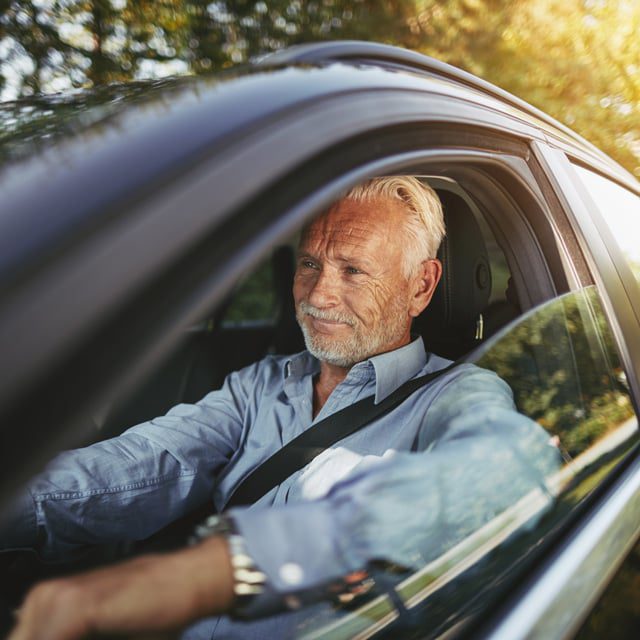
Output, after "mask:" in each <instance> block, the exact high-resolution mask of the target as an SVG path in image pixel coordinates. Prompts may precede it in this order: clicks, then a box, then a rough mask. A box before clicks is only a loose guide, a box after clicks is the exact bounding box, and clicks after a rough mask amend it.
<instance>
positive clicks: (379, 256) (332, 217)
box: [293, 198, 417, 367]
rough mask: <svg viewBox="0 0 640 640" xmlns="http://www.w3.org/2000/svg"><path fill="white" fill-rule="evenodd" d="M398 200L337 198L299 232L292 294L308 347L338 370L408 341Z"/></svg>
mask: <svg viewBox="0 0 640 640" xmlns="http://www.w3.org/2000/svg"><path fill="white" fill-rule="evenodd" d="M406 216H407V213H406V211H405V209H404V206H403V204H402V203H401V202H399V201H396V200H392V199H389V198H375V199H369V200H366V201H364V202H356V201H354V200H341V201H340V202H338V203H337V204H336V205H334V206H333V207H332V208H331V209H330V210H329V211H328V212H327V213H325V214H323V215H322V216H320V217H319V218H317V219H316V220H314V222H313V223H312V224H311V225H310V226H309V227H308V228H307V229H306V231H305V232H304V234H303V236H302V239H301V241H300V247H299V250H298V259H297V266H296V274H295V279H294V285H293V295H294V299H295V304H296V315H297V319H298V323H299V324H300V327H301V328H302V331H303V333H304V337H305V342H306V345H307V349H309V351H310V352H311V353H312V354H313V355H315V356H316V357H317V358H318V359H320V360H322V361H325V362H328V363H330V364H334V365H337V366H341V367H350V366H352V365H353V364H355V363H356V362H361V361H362V360H365V359H366V358H368V357H370V356H373V355H375V354H378V353H383V352H385V351H391V350H392V349H396V348H398V347H400V346H402V345H404V344H406V343H407V342H409V335H410V334H409V332H410V327H411V318H412V315H417V314H415V313H413V314H412V310H413V309H412V305H411V297H412V293H413V291H412V286H411V285H412V279H407V278H406V277H405V275H404V273H403V269H402V251H403V245H404V244H405V237H406V236H405V232H404V230H403V224H404V221H405V220H406Z"/></svg>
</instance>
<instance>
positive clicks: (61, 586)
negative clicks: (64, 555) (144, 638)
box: [10, 537, 234, 640]
mask: <svg viewBox="0 0 640 640" xmlns="http://www.w3.org/2000/svg"><path fill="white" fill-rule="evenodd" d="M231 576H232V574H231V565H230V562H229V553H228V550H227V545H226V542H225V540H224V539H223V538H221V537H215V538H210V539H208V540H205V541H204V542H202V543H200V544H199V545H197V546H195V547H191V548H188V549H184V550H182V551H179V552H176V553H171V554H164V555H149V556H143V557H140V558H136V559H135V560H131V561H129V562H126V563H123V564H120V565H117V566H114V567H109V568H107V569H100V570H97V571H91V572H89V573H86V574H83V575H81V576H77V577H74V578H65V579H60V580H53V581H49V582H44V583H41V584H40V585H38V586H37V587H35V589H33V591H31V593H30V594H29V597H28V598H27V600H26V602H25V603H24V605H23V607H22V608H21V610H20V611H19V612H18V624H17V626H16V628H15V629H14V631H13V633H12V634H11V636H10V640H72V639H76V638H85V637H94V636H95V635H103V634H104V635H108V634H138V633H153V632H167V631H172V630H177V629H180V628H181V627H184V626H185V625H186V624H187V623H188V622H190V621H191V620H196V619H198V618H202V617H205V616H207V615H213V614H217V613H222V612H224V611H226V610H227V609H229V607H230V606H231V605H232V603H233V597H234V596H233V584H232V577H231Z"/></svg>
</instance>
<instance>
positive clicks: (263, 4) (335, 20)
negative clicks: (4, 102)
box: [0, 0, 640, 175]
mask: <svg viewBox="0 0 640 640" xmlns="http://www.w3.org/2000/svg"><path fill="white" fill-rule="evenodd" d="M0 10H2V15H0V51H1V52H2V56H3V62H4V64H2V65H1V66H0V89H1V88H2V87H4V92H3V94H4V95H5V97H11V96H17V95H32V94H34V93H38V92H42V91H44V92H49V93H50V92H52V91H59V90H64V89H69V88H75V87H90V86H97V85H101V84H105V83H111V82H116V81H125V80H126V81H129V80H132V79H141V78H148V77H161V76H166V75H169V74H190V73H201V72H206V71H213V70H219V69H221V68H224V67H228V66H230V65H232V64H235V63H239V62H243V61H246V60H247V59H249V58H251V57H252V56H256V55H259V54H264V53H267V52H270V51H274V50H276V49H280V48H282V47H286V46H290V45H294V44H298V43H301V42H310V41H322V40H333V39H337V38H344V39H360V40H374V41H378V42H386V43H389V44H396V45H400V46H404V47H408V48H411V49H415V50H418V51H421V52H424V53H426V54H429V55H432V56H435V57H437V58H439V59H441V60H444V61H446V62H450V63H451V64H454V65H457V66H460V67H462V68H464V69H467V70H468V71H471V72H472V73H475V74H477V75H479V76H481V77H483V78H485V79H487V80H489V81H491V82H494V83H495V84H497V85H498V86H501V87H503V88H505V89H507V90H508V91H511V92H512V93H514V94H516V95H518V96H520V97H522V98H524V99H525V100H527V101H529V102H531V103H532V104H534V105H536V106H538V107H539V108H541V109H542V110H543V111H546V112H547V113H550V114H551V115H553V116H555V117H556V118H558V119H559V120H560V121H561V122H564V123H565V124H567V125H569V126H570V127H572V128H573V129H575V130H576V131H577V132H578V133H581V134H582V135H584V137H586V138H587V139H588V140H590V141H592V142H593V143H594V144H595V145H596V146H598V147H600V148H601V149H603V150H604V151H606V152H607V153H609V154H610V155H611V156H612V157H614V158H616V159H617V160H618V161H619V162H621V163H622V164H623V165H624V166H625V167H626V168H627V169H629V170H630V171H633V172H635V173H636V174H637V175H640V62H639V60H640V38H638V37H637V34H638V33H640V3H638V2H634V1H632V0H609V1H607V2H604V1H603V0H446V1H445V0H366V1H365V0H310V1H302V0H258V1H256V0H226V1H214V2H210V1H208V0H155V1H152V0H136V1H133V0H6V1H4V2H2V3H0Z"/></svg>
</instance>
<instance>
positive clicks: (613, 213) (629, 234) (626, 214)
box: [574, 165, 640, 283]
mask: <svg viewBox="0 0 640 640" xmlns="http://www.w3.org/2000/svg"><path fill="white" fill-rule="evenodd" d="M574 169H575V170H576V173H577V174H578V176H579V177H580V179H581V181H582V183H583V184H584V186H585V187H586V188H587V191H588V192H589V195H590V196H591V197H592V198H593V200H594V202H595V203H596V205H597V206H598V208H599V209H600V211H601V212H602V217H603V218H604V220H605V222H606V223H607V224H608V225H609V228H610V229H611V231H612V233H613V235H614V236H615V238H616V241H617V242H618V244H619V245H620V248H621V249H622V251H623V253H624V255H625V257H626V259H627V262H628V263H629V266H630V267H631V271H632V272H633V274H634V276H635V277H636V280H637V281H638V283H640V242H638V238H640V197H638V196H637V195H635V194H634V193H632V192H631V191H628V190H627V189H624V188H623V187H621V186H619V185H617V184H616V183H614V182H612V181H611V180H607V179H606V178H603V177H602V176H600V175H598V174H596V173H593V171H589V170H588V169H583V168H582V167H579V166H577V165H574Z"/></svg>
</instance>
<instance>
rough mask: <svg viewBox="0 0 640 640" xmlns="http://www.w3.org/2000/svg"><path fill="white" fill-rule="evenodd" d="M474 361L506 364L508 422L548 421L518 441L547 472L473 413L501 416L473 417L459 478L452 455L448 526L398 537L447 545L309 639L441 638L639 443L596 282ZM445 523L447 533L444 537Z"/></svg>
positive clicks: (403, 528)
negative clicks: (482, 427) (482, 438)
mask: <svg viewBox="0 0 640 640" xmlns="http://www.w3.org/2000/svg"><path fill="white" fill-rule="evenodd" d="M468 359H469V361H470V362H472V363H473V364H475V365H477V366H478V367H481V368H482V369H488V370H491V371H493V372H495V373H497V374H498V376H499V377H500V378H502V379H503V380H504V381H505V382H507V383H508V385H509V387H510V388H511V390H512V392H513V396H514V399H515V403H516V406H517V409H518V411H519V412H520V415H519V414H517V413H513V414H511V418H510V420H511V421H510V422H509V424H508V426H513V427H514V428H516V426H517V425H516V423H519V421H521V420H522V419H523V415H522V414H524V416H526V417H527V418H528V419H532V420H533V421H535V423H537V424H536V425H533V423H531V422H528V424H531V425H532V429H531V433H532V434H534V435H535V438H534V439H535V440H536V441H537V442H538V444H537V445H533V439H532V440H531V441H529V440H527V442H524V443H523V442H520V443H519V444H517V445H516V446H515V447H514V450H515V449H517V450H518V451H517V455H516V457H518V456H519V457H520V458H521V461H522V464H523V466H522V469H529V470H535V469H537V471H538V472H539V473H540V474H541V475H542V477H543V478H544V481H543V482H540V481H539V480H538V481H534V480H533V479H532V478H528V477H527V474H528V472H524V473H520V472H519V471H517V470H516V467H514V466H513V463H512V462H509V460H508V452H507V455H506V456H504V457H503V456H502V454H500V455H498V456H497V457H495V459H493V458H494V456H492V455H491V446H490V447H488V448H487V447H485V448H483V447H482V443H479V442H478V441H476V440H474V439H473V438H469V437H468V435H467V433H469V432H471V431H473V425H472V423H473V420H484V421H486V422H487V424H491V425H492V430H493V429H494V426H493V425H494V424H497V423H498V422H499V420H500V419H501V418H500V415H499V414H496V413H493V412H489V413H487V414H486V415H484V414H482V413H481V412H480V413H478V414H477V415H476V416H472V417H471V419H470V422H469V425H471V426H470V427H469V429H468V431H467V433H462V434H461V436H460V439H459V440H460V441H461V446H460V449H459V450H458V455H459V456H460V457H461V458H462V459H463V460H464V464H463V468H461V469H458V470H457V471H455V472H454V477H453V478H451V477H449V474H451V473H452V471H451V469H452V468H453V467H455V464H454V460H452V459H450V460H449V463H447V464H446V465H443V467H442V471H441V473H440V474H437V477H436V478H435V479H434V481H433V483H431V484H430V485H429V487H428V491H430V492H435V493H438V492H440V493H441V495H438V496H437V499H436V500H434V501H432V502H431V503H430V505H431V506H430V508H432V509H440V511H441V516H439V517H442V519H443V520H444V521H446V524H444V525H443V526H442V527H441V528H435V529H434V528H433V527H430V528H429V531H427V530H426V528H425V531H424V532H423V534H422V535H423V536H424V538H425V539H424V540H422V541H420V540H419V539H418V538H419V535H420V534H418V535H416V531H415V528H414V529H410V527H411V525H408V524H407V522H406V521H405V520H403V519H399V518H396V519H395V520H394V521H393V526H394V527H396V529H397V532H398V537H397V540H398V544H403V541H405V540H406V539H407V538H408V537H410V536H413V537H414V538H415V539H416V542H415V544H416V546H419V545H422V544H423V545H425V546H427V547H428V546H430V545H437V548H438V552H437V554H434V557H433V559H432V560H430V561H428V562H427V563H426V564H424V565H423V566H421V567H418V568H417V570H416V569H415V568H414V570H412V571H406V570H405V571H403V570H401V569H399V568H398V567H393V566H386V567H384V568H383V569H381V570H379V572H378V574H377V584H376V586H375V587H372V588H371V589H370V591H368V592H367V593H366V595H362V596H358V597H356V598H354V600H353V601H351V602H350V603H347V605H345V606H343V607H342V608H341V609H339V610H338V609H335V608H333V609H330V608H329V607H328V606H325V607H324V609H323V610H322V611H321V612H318V613H316V614H315V615H314V616H310V617H309V618H307V619H306V621H305V623H304V625H303V627H301V628H300V635H302V636H303V637H320V635H321V634H322V633H328V634H329V635H330V637H332V638H345V639H346V638H351V637H354V636H357V637H363V638H365V637H370V636H371V635H372V634H374V633H375V634H378V633H380V632H382V635H383V636H384V637H389V638H394V639H395V638H414V637H436V636H438V635H440V634H442V633H445V632H447V631H449V630H451V629H452V628H454V627H455V626H456V625H458V624H463V623H464V622H465V621H466V620H468V619H469V616H470V614H473V613H474V612H476V613H477V612H478V611H482V610H483V609H484V608H486V607H488V606H491V603H492V599H494V598H499V597H500V595H501V589H504V588H505V585H508V584H509V581H510V580H513V579H514V578H515V576H517V573H518V569H519V568H520V567H522V566H524V565H525V564H526V562H527V561H529V560H530V559H531V558H535V554H537V553H539V551H540V549H541V548H543V547H544V545H543V544H541V542H542V541H543V539H544V537H545V535H546V534H547V533H548V532H552V531H554V530H556V529H557V527H558V525H559V524H561V523H562V522H563V521H564V520H566V519H567V518H568V516H569V514H570V513H571V510H572V509H573V508H575V506H576V505H577V504H579V503H580V502H582V501H583V500H584V499H585V498H586V497H587V496H588V495H589V494H590V493H591V492H592V491H593V490H594V488H595V487H596V486H597V485H598V484H599V483H600V482H601V480H602V478H603V477H604V476H605V475H606V474H607V473H608V472H609V470H610V469H611V468H612V467H613V466H615V464H616V462H617V461H619V460H620V459H621V458H622V457H623V456H624V455H625V453H626V452H627V451H628V450H629V447H630V446H631V445H632V443H633V442H634V441H635V440H636V436H637V430H638V421H637V418H636V415H635V413H634V409H633V406H632V403H631V400H630V395H629V389H628V386H627V381H626V377H625V373H624V371H623V369H622V366H621V362H620V357H619V355H618V352H617V349H616V347H615V343H614V341H613V337H612V334H611V331H610V329H609V326H608V323H607V320H606V317H605V314H604V312H603V308H602V305H601V302H600V298H599V296H598V293H597V291H596V289H595V287H589V288H587V289H585V290H581V291H578V292H573V293H570V294H567V295H565V296H562V297H560V298H557V299H554V300H552V301H549V302H548V303H546V304H544V305H542V306H540V307H538V308H536V309H533V310H532V311H531V312H529V313H528V314H526V315H525V316H523V317H522V318H521V319H520V320H519V321H518V322H517V323H516V324H515V325H510V327H508V328H507V329H505V330H503V331H502V332H499V333H498V334H496V335H495V336H494V337H493V338H492V339H490V340H488V341H487V343H485V344H484V345H483V346H482V347H480V348H479V349H478V350H476V351H475V352H474V353H472V354H471V356H470V357H469V358H468ZM466 416H467V418H466V419H467V420H469V414H468V413H467V414H466ZM527 418H525V419H527ZM520 424H521V423H520ZM540 442H542V443H545V444H543V445H542V446H540V444H539V443H540ZM530 443H531V446H530ZM440 446H442V445H441V444H438V445H436V447H435V448H434V449H433V451H430V450H429V449H427V450H426V451H425V452H424V453H423V454H418V455H424V458H423V462H424V464H425V469H426V468H427V467H428V466H429V463H430V460H431V464H432V465H435V464H438V459H437V449H438V447H440ZM492 446H493V447H496V448H499V446H500V443H499V442H494V444H493V445H492ZM509 446H510V445H509ZM547 448H553V449H555V455H554V458H553V459H554V462H553V464H546V463H545V464H542V462H541V461H542V459H543V458H545V457H546V456H547V453H545V449H547ZM432 454H433V455H432ZM547 460H548V458H547ZM456 464H457V463H456ZM474 466H477V467H478V469H481V473H480V475H479V476H478V478H479V480H477V481H476V482H475V483H473V482H472V481H470V479H471V478H472V475H473V474H468V473H467V472H466V468H468V469H472V468H473V467H474ZM516 466H517V465H516ZM539 477H540V476H539ZM419 482H420V474H419V472H417V473H416V476H415V483H416V484H417V483H419ZM518 485H519V486H520V488H519V489H518V490H515V491H513V493H511V496H512V498H510V499H505V500H503V501H502V504H500V500H498V501H496V500H495V496H496V495H503V496H504V495H505V494H506V493H509V492H511V491H512V490H513V487H514V486H518ZM397 491H398V496H397V500H398V503H399V504H401V503H402V501H403V499H404V500H405V501H406V502H407V503H410V504H411V505H412V509H414V510H415V509H420V505H421V504H422V499H421V498H419V497H418V498H416V495H419V494H416V493H415V487H414V486H413V485H412V484H411V485H409V484H407V485H406V486H398V488H397ZM389 518H390V519H391V518H394V513H391V512H390V513H389ZM407 520H414V518H413V516H412V517H411V518H408V519H407ZM428 520H429V518H425V521H428ZM434 531H438V532H439V535H440V537H441V539H438V540H435V539H434ZM391 586H393V591H391V589H390V587H391ZM494 587H495V588H494ZM318 628H320V629H321V632H319V631H318ZM376 637H379V636H378V635H376Z"/></svg>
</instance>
